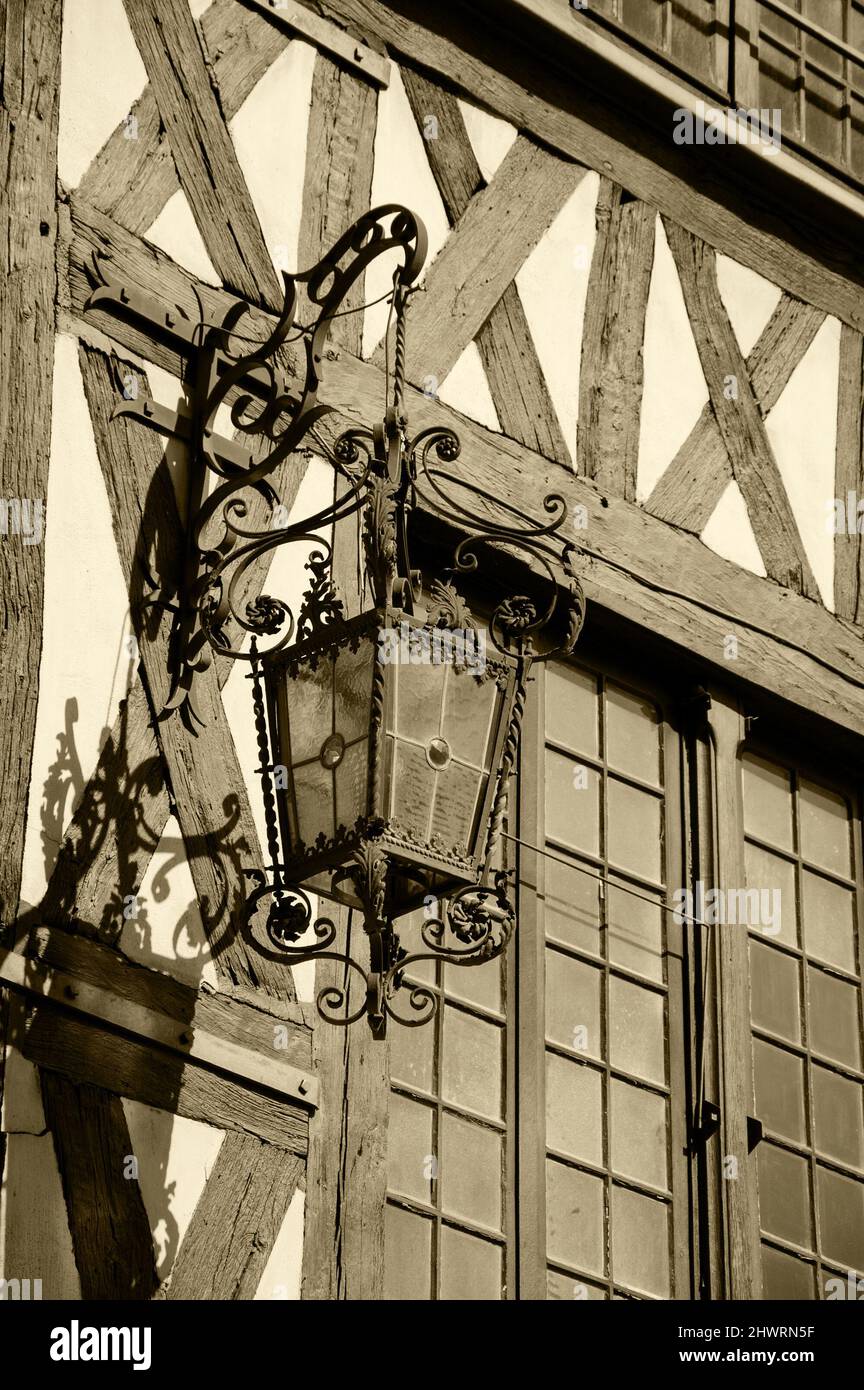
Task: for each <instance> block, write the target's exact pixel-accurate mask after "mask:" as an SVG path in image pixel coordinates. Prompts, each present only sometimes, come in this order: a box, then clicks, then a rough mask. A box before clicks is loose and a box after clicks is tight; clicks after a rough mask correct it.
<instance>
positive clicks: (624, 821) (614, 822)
mask: <svg viewBox="0 0 864 1390" xmlns="http://www.w3.org/2000/svg"><path fill="white" fill-rule="evenodd" d="M608 797H609V812H608V819H607V835H608V842H609V860H610V862H611V863H614V864H617V865H618V866H619V867H620V868H622V869H629V870H630V872H631V873H634V874H639V875H640V877H642V878H649V879H651V880H652V881H653V882H654V883H660V882H662V878H663V874H662V870H661V868H660V850H661V841H660V811H661V803H660V800H659V798H658V797H656V796H651V795H649V793H648V792H641V791H639V790H638V789H637V788H636V787H628V786H627V785H626V783H624V782H618V781H616V780H615V779H614V778H612V777H610V779H609V784H608Z"/></svg>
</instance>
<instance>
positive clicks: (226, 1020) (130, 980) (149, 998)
mask: <svg viewBox="0 0 864 1390" xmlns="http://www.w3.org/2000/svg"><path fill="white" fill-rule="evenodd" d="M27 951H28V957H32V959H33V960H34V962H36V963H38V964H39V965H40V966H43V967H47V968H49V969H51V970H53V971H59V972H63V973H66V974H69V975H74V976H75V978H76V979H77V980H78V981H79V982H84V983H86V984H88V985H92V986H94V987H95V988H96V989H99V990H103V991H105V992H107V993H110V994H111V995H112V996H114V997H115V998H116V999H118V1000H123V1001H128V1003H130V1004H132V1005H134V1006H135V1007H136V1008H137V1009H142V1010H145V1011H147V1012H148V1013H154V1014H159V1015H162V1016H164V1017H166V1018H168V1019H171V1020H173V1022H174V1023H175V1024H176V1025H177V1026H178V1028H183V1027H188V1028H190V1029H191V1030H193V1031H194V1029H196V1028H200V1029H202V1030H204V1031H205V1032H207V1033H209V1034H210V1035H211V1036H213V1037H215V1038H220V1039H224V1040H225V1041H227V1042H230V1043H234V1044H236V1045H237V1046H240V1047H243V1048H247V1049H250V1050H252V1051H256V1052H258V1053H261V1054H262V1055H265V1056H266V1055H267V1054H268V1053H276V1054H278V1055H277V1060H282V1061H284V1062H286V1063H288V1064H290V1065H291V1066H293V1067H297V1068H299V1069H301V1070H302V1071H308V1070H309V1069H310V1067H311V1065H312V1053H311V1034H310V1029H309V1027H308V1026H307V1024H306V1023H305V1022H304V1019H303V1013H302V1010H301V1008H300V1005H299V1004H298V1003H297V1002H296V1001H290V1000H283V999H276V998H274V997H273V996H271V995H267V994H264V993H262V992H261V991H256V993H255V995H254V996H250V997H249V999H248V1000H244V999H243V998H240V997H238V995H237V994H235V993H232V994H225V993H222V992H221V991H218V990H216V991H214V990H212V989H205V988H202V989H198V990H196V989H191V988H190V987H189V986H188V985H184V984H181V982H180V981H179V980H175V979H174V978H173V977H172V976H171V975H166V974H164V972H163V971H161V970H151V969H149V967H147V966H144V965H138V964H136V963H135V962H134V961H130V960H128V959H127V957H126V956H123V955H121V954H120V952H119V951H115V950H112V949H111V948H110V947H108V946H102V945H101V944H100V943H98V942H95V941H87V940H85V939H83V938H81V937H79V936H77V935H74V934H73V933H71V932H66V931H59V930H57V929H52V928H50V927H36V928H35V929H34V930H33V931H32V932H31V934H30V939H29V943H28V947H27ZM277 1030H278V1032H277ZM277 1037H278V1043H279V1046H278V1047H277Z"/></svg>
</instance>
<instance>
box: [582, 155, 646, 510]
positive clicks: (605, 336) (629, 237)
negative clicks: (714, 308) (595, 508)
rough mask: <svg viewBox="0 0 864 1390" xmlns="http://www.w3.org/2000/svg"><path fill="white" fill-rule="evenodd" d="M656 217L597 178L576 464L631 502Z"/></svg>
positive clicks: (640, 409) (598, 482)
mask: <svg viewBox="0 0 864 1390" xmlns="http://www.w3.org/2000/svg"><path fill="white" fill-rule="evenodd" d="M656 216H657V215H656V212H655V210H654V208H652V207H650V206H649V205H648V204H647V203H642V202H639V201H638V199H635V198H631V197H630V196H629V195H628V194H627V192H626V190H625V189H623V188H620V187H619V186H618V185H617V184H614V183H612V182H611V180H609V179H605V178H604V179H601V180H600V193H599V195H598V199H597V238H596V241H595V243H594V255H593V257H592V261H591V273H590V275H589V278H588V292H587V295H586V299H585V323H584V328H583V332H582V359H581V362H582V365H581V368H580V372H579V423H578V429H577V436H576V463H577V467H578V469H579V472H580V473H584V474H585V476H586V477H588V478H594V480H595V481H596V482H597V484H598V486H599V487H601V488H603V489H604V490H605V489H608V490H609V491H610V492H615V493H618V495H619V496H621V497H626V498H627V500H628V501H630V502H635V500H636V468H637V464H638V461H639V421H640V418H641V413H642V345H643V342H644V338H645V312H646V310H647V308H648V290H649V288H650V285H651V269H652V267H653V265H654V225H655V222H656Z"/></svg>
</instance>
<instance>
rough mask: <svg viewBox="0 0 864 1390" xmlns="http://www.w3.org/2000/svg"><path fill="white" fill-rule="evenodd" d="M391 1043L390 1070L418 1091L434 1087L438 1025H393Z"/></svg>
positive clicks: (394, 1078)
mask: <svg viewBox="0 0 864 1390" xmlns="http://www.w3.org/2000/svg"><path fill="white" fill-rule="evenodd" d="M391 1037H392V1041H391V1044H390V1072H391V1075H392V1077H393V1080H394V1081H404V1082H405V1084H406V1085H408V1086H413V1087H415V1088H416V1089H417V1090H418V1091H431V1090H432V1089H433V1086H434V1080H433V1048H434V1045H435V1029H434V1027H433V1026H431V1025H430V1026H429V1027H428V1028H393V1029H392V1032H391Z"/></svg>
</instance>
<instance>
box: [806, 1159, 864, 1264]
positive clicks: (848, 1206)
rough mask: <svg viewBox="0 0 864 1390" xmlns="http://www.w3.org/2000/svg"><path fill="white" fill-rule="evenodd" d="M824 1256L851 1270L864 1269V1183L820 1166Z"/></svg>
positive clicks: (821, 1226)
mask: <svg viewBox="0 0 864 1390" xmlns="http://www.w3.org/2000/svg"><path fill="white" fill-rule="evenodd" d="M816 1188H817V1191H818V1193H819V1227H820V1233H821V1236H822V1254H823V1255H824V1256H825V1258H826V1259H828V1260H836V1261H837V1262H838V1264H843V1265H846V1266H847V1267H848V1268H849V1269H854V1270H860V1269H864V1184H862V1183H860V1182H853V1180H852V1179H851V1178H844V1177H841V1175H840V1174H839V1173H829V1172H828V1170H827V1168H821V1167H817V1169H816Z"/></svg>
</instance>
